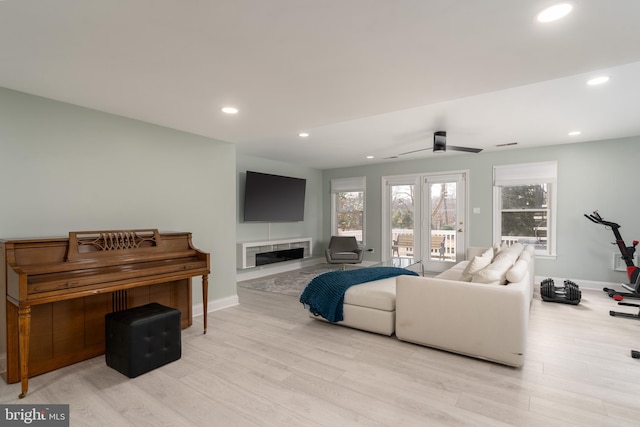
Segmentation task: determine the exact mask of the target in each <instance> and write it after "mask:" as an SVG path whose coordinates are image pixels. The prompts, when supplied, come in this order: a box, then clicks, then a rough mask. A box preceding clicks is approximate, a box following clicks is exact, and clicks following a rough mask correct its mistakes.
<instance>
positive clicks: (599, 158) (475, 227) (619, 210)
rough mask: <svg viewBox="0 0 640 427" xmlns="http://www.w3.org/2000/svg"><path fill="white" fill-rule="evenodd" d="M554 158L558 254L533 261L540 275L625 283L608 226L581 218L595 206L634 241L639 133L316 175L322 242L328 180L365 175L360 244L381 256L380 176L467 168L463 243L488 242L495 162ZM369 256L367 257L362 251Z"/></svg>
mask: <svg viewBox="0 0 640 427" xmlns="http://www.w3.org/2000/svg"><path fill="white" fill-rule="evenodd" d="M551 160H557V162H558V225H557V232H558V236H557V237H558V239H557V252H558V257H557V258H556V259H555V260H547V259H541V260H538V261H537V263H536V270H537V271H536V274H537V275H539V276H549V277H562V278H571V279H575V280H579V279H583V280H589V281H604V282H621V283H623V282H626V281H627V277H626V274H625V273H621V272H616V271H613V269H612V254H614V253H618V252H617V248H616V247H615V246H612V245H610V242H612V241H614V240H615V239H614V237H613V234H612V233H611V231H609V230H606V229H605V228H604V227H602V226H599V225H596V224H593V223H591V222H589V221H587V219H585V218H584V217H583V214H584V213H590V212H592V211H593V210H595V209H598V210H600V213H601V214H602V215H603V216H604V217H605V218H606V219H609V220H611V221H614V222H617V223H619V224H620V225H622V229H621V233H622V237H623V238H624V239H625V241H626V242H627V244H629V245H630V244H631V242H632V240H634V239H638V240H640V214H639V213H640V201H639V200H638V197H637V196H636V191H635V190H636V187H637V184H638V178H637V177H638V174H639V172H638V171H639V166H638V165H639V161H640V137H635V138H627V139H619V140H607V141H598V142H588V143H577V144H564V145H556V146H549V147H542V148H535V149H505V150H504V151H499V152H483V153H480V154H462V155H451V156H443V157H435V158H430V159H421V160H413V161H404V162H388V163H381V164H376V165H366V166H359V167H351V168H340V169H331V170H326V171H324V173H323V182H324V191H323V200H324V202H323V209H324V212H325V215H324V220H323V221H324V223H323V224H324V225H323V230H324V241H325V242H326V241H328V239H329V237H330V233H331V214H330V206H331V203H330V200H331V199H330V194H329V190H328V189H329V186H330V180H331V179H333V178H345V177H352V176H366V177H367V193H366V209H367V214H366V215H367V217H366V233H367V247H373V248H375V249H376V254H379V253H380V245H381V230H382V224H381V217H380V215H381V203H382V202H381V181H382V177H383V176H390V175H404V174H411V173H426V172H446V171H453V170H469V174H470V177H469V186H470V188H469V193H470V194H469V206H468V207H469V209H471V208H473V207H479V208H480V210H481V214H478V215H473V214H469V219H470V221H469V222H470V223H469V227H468V228H467V229H468V231H469V244H470V245H471V246H488V245H490V244H491V243H492V227H493V225H492V211H493V199H492V197H493V196H492V176H493V166H494V165H505V164H514V163H526V162H541V161H551ZM367 256H369V257H372V256H373V255H369V254H368V255H367Z"/></svg>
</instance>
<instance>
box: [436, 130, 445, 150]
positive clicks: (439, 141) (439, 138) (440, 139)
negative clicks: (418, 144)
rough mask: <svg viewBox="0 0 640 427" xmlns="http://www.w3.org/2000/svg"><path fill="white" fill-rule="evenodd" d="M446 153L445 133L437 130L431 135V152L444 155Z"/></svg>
mask: <svg viewBox="0 0 640 427" xmlns="http://www.w3.org/2000/svg"><path fill="white" fill-rule="evenodd" d="M445 151H447V132H445V131H443V130H439V131H437V132H434V133H433V152H434V153H437V152H441V153H444V152H445Z"/></svg>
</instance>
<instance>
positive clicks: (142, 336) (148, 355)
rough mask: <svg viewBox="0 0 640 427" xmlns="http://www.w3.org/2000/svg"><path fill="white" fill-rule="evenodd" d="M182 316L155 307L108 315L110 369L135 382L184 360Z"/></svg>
mask: <svg viewBox="0 0 640 427" xmlns="http://www.w3.org/2000/svg"><path fill="white" fill-rule="evenodd" d="M180 314H181V313H180V310H176V309H175V308H169V307H165V306H164V305H160V304H157V303H151V304H147V305H143V306H140V307H135V308H131V309H128V310H122V311H116V312H113V313H109V314H107V315H105V329H106V342H105V344H106V349H105V358H106V361H107V366H110V367H112V368H113V369H115V370H117V371H118V372H120V373H122V374H124V375H126V376H128V377H129V378H135V377H137V376H138V375H141V374H144V373H145V372H149V371H151V370H152V369H155V368H158V367H160V366H162V365H166V364H167V363H169V362H173V361H174V360H178V359H180V356H181V355H182V342H181V336H180V333H181V329H180Z"/></svg>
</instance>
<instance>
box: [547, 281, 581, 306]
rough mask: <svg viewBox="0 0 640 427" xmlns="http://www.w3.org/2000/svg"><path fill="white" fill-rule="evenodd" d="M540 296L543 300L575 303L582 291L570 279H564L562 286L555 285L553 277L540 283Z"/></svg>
mask: <svg viewBox="0 0 640 427" xmlns="http://www.w3.org/2000/svg"><path fill="white" fill-rule="evenodd" d="M540 296H541V297H542V300H543V301H548V302H561V303H565V304H573V305H577V304H578V303H579V302H580V299H581V298H582V292H581V291H580V288H579V287H578V285H576V284H575V283H574V282H572V281H571V280H565V281H564V287H556V286H555V283H554V282H553V279H545V280H543V281H542V282H541V283H540Z"/></svg>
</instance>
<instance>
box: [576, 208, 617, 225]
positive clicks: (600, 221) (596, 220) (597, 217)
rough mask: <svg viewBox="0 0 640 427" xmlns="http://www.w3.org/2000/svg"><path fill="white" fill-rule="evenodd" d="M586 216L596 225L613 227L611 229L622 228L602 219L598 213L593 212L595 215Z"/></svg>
mask: <svg viewBox="0 0 640 427" xmlns="http://www.w3.org/2000/svg"><path fill="white" fill-rule="evenodd" d="M584 216H585V218H587V219H588V220H589V221H591V222H594V223H596V224H602V225H605V226H607V227H611V228H620V226H619V225H618V224H616V223H615V222H610V221H605V220H604V219H602V217H601V216H600V214H599V213H598V211H593V213H592V214H590V215H587V214H584Z"/></svg>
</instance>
